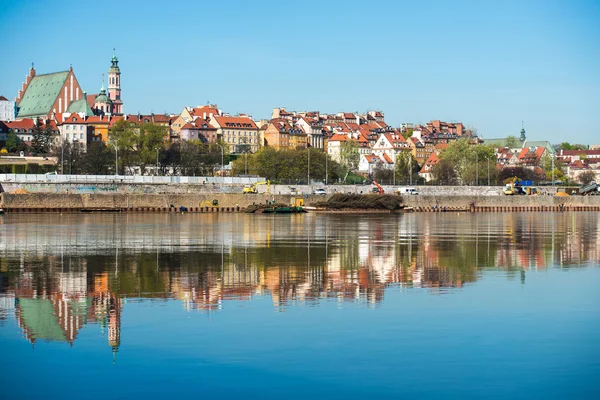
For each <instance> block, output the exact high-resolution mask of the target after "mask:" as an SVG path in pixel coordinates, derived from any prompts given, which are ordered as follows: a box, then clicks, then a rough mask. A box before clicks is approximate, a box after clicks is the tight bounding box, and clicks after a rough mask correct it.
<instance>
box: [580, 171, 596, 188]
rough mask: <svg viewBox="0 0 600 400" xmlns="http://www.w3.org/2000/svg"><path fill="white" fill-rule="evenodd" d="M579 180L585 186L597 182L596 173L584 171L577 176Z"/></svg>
mask: <svg viewBox="0 0 600 400" xmlns="http://www.w3.org/2000/svg"><path fill="white" fill-rule="evenodd" d="M577 180H578V181H579V182H581V184H582V185H583V186H586V185H589V184H590V183H592V182H593V181H595V180H596V174H595V173H594V171H584V172H582V173H580V174H579V176H577Z"/></svg>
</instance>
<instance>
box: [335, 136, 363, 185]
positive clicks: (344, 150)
mask: <svg viewBox="0 0 600 400" xmlns="http://www.w3.org/2000/svg"><path fill="white" fill-rule="evenodd" d="M340 161H341V165H342V168H343V170H344V179H343V180H342V182H346V178H347V177H348V174H349V173H350V172H354V171H356V169H357V168H358V163H359V162H360V154H359V153H358V143H357V142H356V141H355V140H345V141H344V142H342V146H341V147H340Z"/></svg>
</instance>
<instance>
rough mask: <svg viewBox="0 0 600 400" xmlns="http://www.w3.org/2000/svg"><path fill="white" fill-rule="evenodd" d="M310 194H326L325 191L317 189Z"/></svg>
mask: <svg viewBox="0 0 600 400" xmlns="http://www.w3.org/2000/svg"><path fill="white" fill-rule="evenodd" d="M312 194H315V195H317V196H325V195H326V194H327V192H325V189H322V188H317V189H314V190H313V191H312Z"/></svg>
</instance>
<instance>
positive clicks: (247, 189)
mask: <svg viewBox="0 0 600 400" xmlns="http://www.w3.org/2000/svg"><path fill="white" fill-rule="evenodd" d="M260 185H267V193H271V181H261V182H255V183H254V184H252V185H246V186H244V190H243V191H242V193H243V194H257V193H258V186H260Z"/></svg>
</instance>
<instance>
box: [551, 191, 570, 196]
mask: <svg viewBox="0 0 600 400" xmlns="http://www.w3.org/2000/svg"><path fill="white" fill-rule="evenodd" d="M554 196H556V197H571V195H570V194H569V193H565V192H557V193H556V194H555V195H554Z"/></svg>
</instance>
